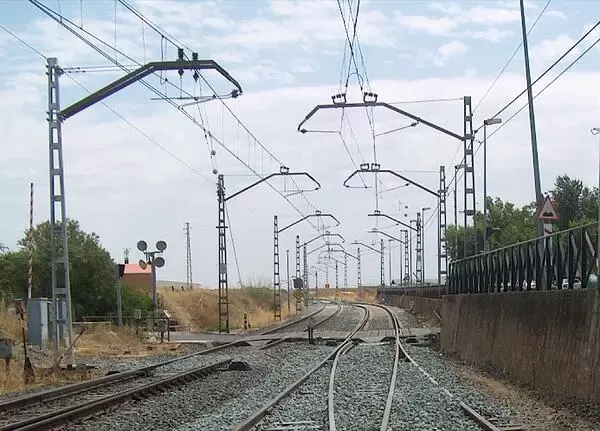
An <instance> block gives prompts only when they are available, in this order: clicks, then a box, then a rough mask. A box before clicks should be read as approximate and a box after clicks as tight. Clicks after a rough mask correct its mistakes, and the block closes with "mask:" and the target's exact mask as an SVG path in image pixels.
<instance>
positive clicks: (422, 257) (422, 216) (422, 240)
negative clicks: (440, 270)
mask: <svg viewBox="0 0 600 431" xmlns="http://www.w3.org/2000/svg"><path fill="white" fill-rule="evenodd" d="M429 210H431V207H425V208H421V225H422V226H421V259H422V260H421V273H422V276H421V284H422V285H425V211H429Z"/></svg>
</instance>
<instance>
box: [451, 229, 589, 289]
mask: <svg viewBox="0 0 600 431" xmlns="http://www.w3.org/2000/svg"><path fill="white" fill-rule="evenodd" d="M596 229H597V223H596V222H594V223H590V224H586V225H583V226H579V227H575V228H571V229H567V230H564V231H561V232H557V233H555V234H552V235H549V236H547V237H543V238H535V239H532V240H529V241H524V242H520V243H517V244H513V245H510V246H507V247H503V248H499V249H496V250H492V251H490V252H488V253H482V254H478V255H475V256H470V257H467V258H465V259H460V260H457V261H454V262H451V263H450V265H449V271H448V294H457V293H491V292H508V291H511V292H518V291H529V290H552V289H573V288H579V287H582V288H587V287H596V286H597V277H596V274H597V273H598V269H597V268H596V259H597V247H596V244H595V243H594V242H593V241H592V238H596ZM594 269H596V274H593V273H592V272H593V270H594Z"/></svg>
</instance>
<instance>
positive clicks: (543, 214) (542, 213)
mask: <svg viewBox="0 0 600 431" xmlns="http://www.w3.org/2000/svg"><path fill="white" fill-rule="evenodd" d="M536 217H537V218H538V219H540V220H546V221H558V220H559V219H560V216H559V215H558V211H556V208H555V207H554V202H552V200H551V199H550V196H546V199H544V203H543V204H542V206H541V207H539V208H538V210H537V213H536Z"/></svg>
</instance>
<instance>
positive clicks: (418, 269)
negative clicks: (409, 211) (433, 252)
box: [415, 212, 423, 284]
mask: <svg viewBox="0 0 600 431" xmlns="http://www.w3.org/2000/svg"><path fill="white" fill-rule="evenodd" d="M421 224H422V222H421V213H419V212H418V213H417V247H416V249H417V250H416V251H417V262H416V268H415V277H416V279H417V280H416V282H417V284H418V283H421V284H423V238H422V235H423V226H421Z"/></svg>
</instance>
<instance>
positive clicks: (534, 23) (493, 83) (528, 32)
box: [473, 0, 552, 118]
mask: <svg viewBox="0 0 600 431" xmlns="http://www.w3.org/2000/svg"><path fill="white" fill-rule="evenodd" d="M550 3H552V0H548V1H547V2H546V5H545V6H544V8H543V9H542V10H541V12H540V13H539V14H538V16H537V18H536V19H535V21H534V22H533V24H531V26H530V27H529V30H528V31H527V36H529V34H530V33H531V31H532V30H533V29H534V28H535V26H536V25H537V23H538V21H539V20H540V18H541V17H542V15H544V12H546V9H548V6H550ZM522 46H523V41H522V40H521V42H519V44H518V45H517V47H516V48H515V50H514V51H513V53H512V55H511V56H510V58H509V59H508V61H507V62H506V63H505V64H504V66H503V67H502V69H500V72H498V74H497V75H496V78H495V79H494V80H493V81H492V83H491V84H490V86H489V87H488V89H487V90H486V91H485V93H484V95H483V96H482V97H481V99H479V102H477V105H475V108H473V114H475V111H477V108H479V106H480V105H481V103H482V102H483V101H484V100H485V98H486V97H487V96H488V95H489V94H490V92H491V91H492V89H493V88H494V86H495V85H496V83H497V82H498V80H499V79H500V77H501V76H502V75H503V74H504V71H506V68H507V67H508V66H509V65H510V63H511V62H512V60H513V58H515V56H516V55H517V53H518V52H519V50H520V49H521V47H522ZM490 118H494V117H490Z"/></svg>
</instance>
